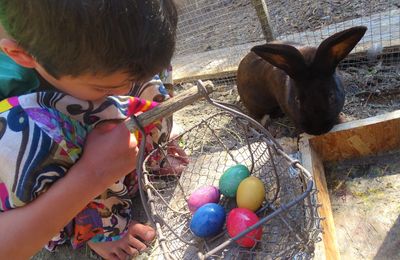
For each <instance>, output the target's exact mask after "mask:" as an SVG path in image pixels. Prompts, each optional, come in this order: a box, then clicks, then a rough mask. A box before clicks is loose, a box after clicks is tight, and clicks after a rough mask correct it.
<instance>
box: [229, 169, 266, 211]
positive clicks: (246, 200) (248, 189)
mask: <svg viewBox="0 0 400 260" xmlns="http://www.w3.org/2000/svg"><path fill="white" fill-rule="evenodd" d="M264 198H265V188H264V183H263V182H262V181H261V180H260V179H258V178H257V177H254V176H250V177H248V178H246V179H244V180H243V181H242V182H241V183H240V184H239V187H238V190H237V194H236V203H237V205H238V207H240V208H246V209H249V210H252V211H256V210H257V209H259V208H260V206H261V204H262V203H263V201H264Z"/></svg>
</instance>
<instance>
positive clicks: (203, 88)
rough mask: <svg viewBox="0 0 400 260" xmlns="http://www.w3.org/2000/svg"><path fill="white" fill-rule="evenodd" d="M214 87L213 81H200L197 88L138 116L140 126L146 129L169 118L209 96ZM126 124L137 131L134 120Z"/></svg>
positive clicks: (194, 87)
mask: <svg viewBox="0 0 400 260" xmlns="http://www.w3.org/2000/svg"><path fill="white" fill-rule="evenodd" d="M213 87H214V86H213V84H212V83H211V81H209V82H206V83H203V82H202V81H201V80H198V81H197V86H193V87H191V88H190V89H188V90H186V91H184V92H182V93H180V94H179V95H177V96H175V97H173V98H171V99H168V100H167V101H165V102H163V103H161V104H160V105H158V106H156V107H155V108H153V109H151V110H149V111H147V112H144V113H143V114H140V115H139V116H137V120H138V122H139V124H140V125H141V126H143V127H144V126H147V125H149V124H151V123H152V122H154V121H157V120H159V119H161V118H165V117H169V116H171V115H172V114H173V113H175V112H177V111H178V110H180V109H182V108H184V107H186V106H187V105H190V104H192V103H193V102H195V101H197V100H199V99H201V98H203V97H205V96H207V95H208V94H209V93H211V92H212V91H213ZM125 124H126V127H127V128H128V129H129V130H130V131H132V132H133V131H135V130H136V129H137V126H136V123H135V122H134V121H133V120H127V121H125Z"/></svg>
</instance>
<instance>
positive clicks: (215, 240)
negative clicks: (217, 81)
mask: <svg viewBox="0 0 400 260" xmlns="http://www.w3.org/2000/svg"><path fill="white" fill-rule="evenodd" d="M206 99H207V100H208V102H209V105H210V106H216V107H218V110H219V112H217V113H216V114H214V115H211V116H209V117H208V118H207V119H204V120H201V121H200V122H198V123H197V124H196V125H195V126H194V127H191V128H190V129H187V130H186V131H185V132H184V133H183V134H181V135H180V136H178V137H177V138H175V139H174V140H171V141H170V142H176V141H178V142H179V146H180V147H181V148H183V149H184V150H185V152H186V154H187V155H188V157H189V163H188V165H186V166H185V168H184V169H183V171H182V172H180V173H178V172H175V173H171V174H167V175H165V174H163V175H160V174H159V172H157V170H154V167H153V166H152V165H151V158H152V156H155V155H160V154H161V155H164V156H165V155H166V151H167V149H168V146H169V144H170V143H167V144H165V145H163V146H161V147H158V148H157V149H155V150H153V151H152V152H151V153H150V154H148V155H147V156H146V157H145V158H144V155H143V154H141V158H139V160H142V162H143V163H142V164H141V165H140V166H141V167H139V169H138V175H139V179H141V180H142V183H141V186H142V187H141V189H140V190H141V196H142V202H143V204H144V208H145V211H146V213H147V215H148V217H149V219H150V220H151V221H152V222H153V224H154V226H155V227H156V230H157V242H156V245H155V246H154V248H153V249H152V252H151V255H152V256H153V257H160V258H161V259H162V258H164V259H222V258H223V259H290V258H295V259H309V258H312V256H313V251H314V243H315V242H317V241H318V240H319V237H318V236H319V234H320V231H321V230H320V218H319V217H318V213H317V207H318V206H317V202H316V190H315V188H314V183H313V180H312V177H311V175H310V174H309V172H308V171H307V170H306V169H304V168H303V167H302V166H301V164H300V163H299V161H297V160H294V159H293V158H291V157H290V156H288V155H287V154H286V153H285V152H284V151H283V150H282V148H281V146H280V145H279V144H278V143H277V142H276V141H275V140H274V139H273V137H272V136H271V135H270V134H269V132H268V131H266V130H265V129H264V128H263V127H262V126H261V125H260V124H259V123H258V122H256V121H254V120H253V119H251V118H249V117H248V116H246V115H244V114H242V113H241V112H238V111H236V110H234V109H232V108H230V107H228V106H225V105H222V104H220V103H218V102H216V101H214V100H212V99H210V98H209V97H208V95H206ZM144 142H145V140H142V145H143V144H144ZM141 150H143V149H141ZM164 160H165V162H164V163H166V164H172V163H174V162H172V161H170V160H169V158H168V157H167V156H165V159H164ZM237 164H243V165H246V166H247V168H248V169H249V170H250V172H251V175H252V176H256V177H258V178H259V179H261V180H262V182H263V183H264V186H265V190H266V194H265V201H264V203H263V205H262V207H261V209H259V210H258V211H257V212H256V214H257V215H258V217H259V218H260V221H259V222H258V223H256V224H255V225H253V226H251V227H249V228H248V229H247V230H245V231H244V232H242V233H240V234H238V235H237V236H236V237H233V238H231V237H229V235H228V234H227V232H226V228H224V230H223V231H222V232H221V233H220V234H219V235H217V236H215V237H211V238H206V239H204V238H199V237H196V236H195V235H194V234H193V233H192V232H191V230H190V228H189V225H190V221H191V219H192V214H191V213H190V211H189V208H188V204H187V199H188V197H189V196H190V194H191V193H192V192H193V191H194V190H195V189H197V188H200V187H202V186H205V185H214V186H217V187H218V181H219V178H220V176H221V175H222V173H223V172H224V171H225V170H226V169H228V168H229V167H231V166H233V165H237ZM219 204H220V205H222V206H223V207H224V208H225V211H226V212H227V213H228V212H229V211H230V210H231V209H233V208H235V207H237V206H236V202H235V199H232V198H226V197H223V196H222V198H221V200H220V202H219ZM259 226H262V232H263V233H262V237H261V239H260V241H257V243H256V245H255V246H254V247H253V248H243V247H240V246H239V245H238V244H237V243H236V242H235V241H236V240H238V239H239V238H241V237H243V236H246V234H247V233H248V232H250V231H251V230H254V229H256V228H258V227H259Z"/></svg>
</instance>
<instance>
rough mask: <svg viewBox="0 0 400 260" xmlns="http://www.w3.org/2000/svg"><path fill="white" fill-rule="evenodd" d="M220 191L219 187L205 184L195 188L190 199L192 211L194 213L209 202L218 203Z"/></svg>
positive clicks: (189, 203) (189, 204)
mask: <svg viewBox="0 0 400 260" xmlns="http://www.w3.org/2000/svg"><path fill="white" fill-rule="evenodd" d="M219 198H220V193H219V190H218V188H217V187H214V186H204V187H201V188H199V189H197V190H195V191H194V192H193V193H192V194H191V195H190V197H189V199H188V206H189V210H190V212H192V213H194V212H195V211H196V210H197V209H198V208H200V207H201V206H203V205H204V204H207V203H218V202H219Z"/></svg>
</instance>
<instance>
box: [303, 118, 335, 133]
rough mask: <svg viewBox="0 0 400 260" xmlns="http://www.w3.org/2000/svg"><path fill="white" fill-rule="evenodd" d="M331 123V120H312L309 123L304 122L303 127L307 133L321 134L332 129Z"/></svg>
mask: <svg viewBox="0 0 400 260" xmlns="http://www.w3.org/2000/svg"><path fill="white" fill-rule="evenodd" d="M333 125H334V124H333V123H332V122H331V121H325V122H316V121H312V122H311V123H308V124H305V125H304V126H303V129H304V131H305V132H306V133H307V134H311V135H321V134H325V133H327V132H329V131H330V130H331V129H332V127H333Z"/></svg>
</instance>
